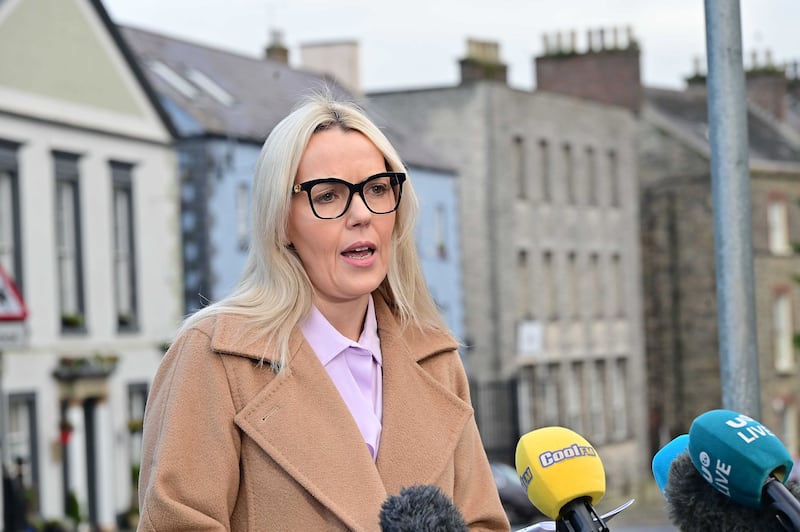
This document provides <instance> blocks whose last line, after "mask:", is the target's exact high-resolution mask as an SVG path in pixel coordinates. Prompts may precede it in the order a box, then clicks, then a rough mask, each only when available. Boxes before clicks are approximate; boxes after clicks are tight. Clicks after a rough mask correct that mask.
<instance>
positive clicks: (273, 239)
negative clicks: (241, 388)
mask: <svg viewBox="0 0 800 532" xmlns="http://www.w3.org/2000/svg"><path fill="white" fill-rule="evenodd" d="M330 128H341V129H342V130H345V131H357V132H360V133H361V134H363V135H364V136H365V137H367V138H368V139H369V140H370V141H371V142H372V143H373V144H374V145H375V147H376V148H378V150H379V151H380V152H381V153H382V154H383V157H384V160H385V161H386V169H387V171H394V172H404V171H405V167H404V166H403V163H402V161H401V159H400V156H399V155H398V154H397V152H396V151H395V149H394V147H392V145H391V144H390V143H389V140H388V139H387V138H386V136H385V135H384V134H383V133H382V132H381V130H380V129H378V127H377V126H376V125H375V124H373V123H372V122H371V121H370V120H369V119H368V118H367V116H366V115H365V113H364V111H362V110H361V109H360V108H359V107H358V106H357V105H355V104H354V103H351V102H343V101H337V100H335V99H333V97H332V96H330V95H314V96H311V97H309V98H308V99H307V100H306V101H305V102H304V103H302V105H300V106H299V107H297V108H296V109H295V110H294V111H293V112H292V113H290V114H289V115H288V116H286V118H284V119H283V120H281V122H280V123H278V125H277V126H275V128H274V129H273V130H272V132H271V133H270V134H269V137H268V138H267V140H266V142H265V143H264V146H263V147H262V149H261V154H260V155H259V159H258V163H257V166H256V171H255V176H254V179H253V189H252V238H251V243H250V250H249V253H248V257H247V262H246V265H245V269H244V271H243V273H242V277H241V279H240V281H239V283H238V285H237V287H236V288H235V290H234V291H233V293H232V294H231V295H230V296H228V297H226V298H224V299H222V300H220V301H218V302H216V303H213V304H211V305H209V306H207V307H205V308H203V309H201V310H199V311H198V312H196V313H195V314H193V315H192V316H190V317H188V318H187V319H186V320H185V321H184V323H183V325H182V326H181V328H180V330H179V331H178V334H180V333H181V332H183V331H185V330H186V329H188V328H189V327H191V326H192V325H194V324H196V323H197V322H198V321H200V320H202V319H204V318H205V317H207V316H212V315H217V314H221V313H231V314H236V315H239V316H244V317H246V318H248V319H249V320H250V322H251V323H253V324H255V325H256V326H257V328H256V330H259V331H261V332H262V334H263V335H264V337H265V338H266V340H267V344H268V345H269V344H271V345H274V346H277V348H278V357H277V360H276V359H274V358H270V357H269V356H268V355H269V354H268V353H264V360H266V361H268V362H269V363H270V364H271V365H272V367H273V369H275V370H276V371H279V370H281V369H283V368H284V367H285V365H286V361H287V355H288V351H289V337H290V335H291V332H292V329H293V328H294V327H295V326H296V325H297V324H298V323H299V322H300V321H301V320H302V319H303V318H304V317H305V316H306V314H307V313H308V312H309V310H310V309H311V304H312V300H313V287H312V285H311V281H310V280H309V278H308V276H307V275H306V272H305V270H304V269H303V266H302V264H301V262H300V260H299V259H298V257H297V256H296V254H295V253H294V252H293V251H292V250H291V249H289V247H288V245H289V241H288V238H287V235H286V223H287V219H288V216H289V205H290V200H291V193H290V191H291V188H292V185H293V183H294V179H295V176H296V174H297V168H298V165H299V164H300V159H301V157H302V156H303V153H304V152H305V149H306V146H307V145H308V142H309V140H310V139H311V136H312V135H314V133H316V132H318V131H322V130H325V129H330ZM418 210H419V204H418V201H417V196H416V194H415V192H414V187H413V186H412V184H411V180H410V179H408V180H406V182H405V184H404V186H403V199H402V201H401V202H400V206H399V207H398V209H397V216H396V219H395V227H394V232H393V235H392V256H391V261H390V264H389V269H388V273H387V276H386V278H385V279H384V280H383V281H382V282H381V284H380V286H379V287H378V290H377V291H378V293H379V294H380V295H381V296H383V298H384V299H385V300H386V301H387V303H388V304H389V307H390V308H391V309H392V312H393V313H394V314H395V316H396V317H397V318H398V321H399V322H400V324H401V326H402V327H404V328H405V327H408V326H414V327H419V328H421V327H423V326H432V327H435V328H438V329H443V330H446V329H447V327H446V325H445V324H444V322H443V320H442V318H441V315H440V314H439V311H438V309H437V308H436V304H435V303H434V301H433V298H432V297H431V294H430V291H429V290H428V287H427V284H426V283H425V278H424V276H423V273H422V268H421V266H420V262H419V258H418V256H417V250H416V243H415V240H414V228H415V225H416V221H417V212H418Z"/></svg>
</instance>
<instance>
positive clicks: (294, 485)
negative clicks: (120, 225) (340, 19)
mask: <svg viewBox="0 0 800 532" xmlns="http://www.w3.org/2000/svg"><path fill="white" fill-rule="evenodd" d="M253 199H254V201H253V239H252V243H251V249H250V255H249V258H248V263H247V267H246V269H245V272H244V275H243V277H242V280H241V282H240V284H239V286H238V288H237V289H236V291H235V292H234V293H233V294H232V295H231V296H230V297H228V298H226V299H224V300H222V301H220V302H218V303H215V304H213V305H210V306H209V307H207V308H205V309H203V310H202V311H200V312H198V313H196V314H195V315H194V316H192V317H190V318H189V319H188V320H187V321H186V322H185V324H184V325H183V327H182V328H181V330H180V331H179V334H178V337H177V339H176V341H175V342H174V343H173V345H172V347H171V348H170V350H169V351H168V352H167V354H166V355H165V357H164V360H163V362H162V364H161V367H160V368H159V371H158V373H157V375H156V377H155V380H154V382H153V386H152V391H151V395H150V398H149V400H148V404H147V412H146V414H145V421H144V440H143V455H142V466H141V474H140V479H139V503H140V512H141V517H140V522H139V530H172V529H182V530H226V529H229V530H254V531H255V530H259V531H261V530H287V531H294V530H348V529H349V530H377V529H378V518H379V513H380V509H381V505H382V504H383V502H384V501H385V500H386V498H387V496H388V495H391V494H397V493H398V492H399V491H400V489H401V488H403V487H409V486H412V485H417V484H425V485H427V484H431V485H435V486H438V487H439V488H440V489H441V490H442V491H443V492H444V493H445V494H447V495H449V496H450V497H451V498H452V499H453V501H454V502H455V504H456V505H457V506H458V508H459V509H460V511H461V512H462V514H463V516H464V519H465V521H466V522H467V524H468V525H469V526H470V527H471V528H472V529H474V530H508V528H509V525H508V522H507V520H506V518H505V515H504V513H503V509H502V506H501V504H500V501H499V498H498V495H497V491H496V488H495V485H494V482H493V479H492V476H491V472H490V469H489V465H488V462H487V459H486V455H485V453H484V450H483V447H482V444H481V440H480V436H479V434H478V430H477V427H476V425H475V421H474V418H473V412H472V408H471V406H470V399H469V390H468V385H467V379H466V376H465V374H464V370H463V367H462V365H461V363H460V359H459V356H458V353H457V351H456V348H457V345H456V342H455V341H454V340H453V338H452V336H451V335H450V334H449V333H448V332H447V329H446V327H445V326H444V324H443V323H442V321H441V318H440V316H439V314H438V312H437V310H436V307H435V305H434V303H433V301H432V298H431V296H430V294H429V292H428V289H427V287H426V285H425V281H424V279H423V275H422V272H421V269H420V266H419V261H418V259H417V256H416V250H415V246H414V240H413V231H414V223H415V215H416V210H417V203H416V197H415V195H414V191H413V189H412V187H411V186H410V183H409V181H408V180H407V178H406V175H405V173H404V168H403V165H402V162H401V161H400V158H399V157H398V155H397V153H396V152H395V150H394V148H392V146H391V145H390V144H389V142H388V140H387V139H386V138H385V137H384V135H383V134H382V133H381V132H380V131H379V130H378V128H377V127H375V125H374V124H372V123H371V122H370V121H369V120H368V119H367V118H366V117H365V116H364V114H363V113H362V112H361V111H360V110H358V109H357V108H356V107H355V106H353V105H350V104H344V103H339V102H335V101H332V100H331V99H329V98H326V97H315V98H313V99H311V100H310V101H309V102H307V103H306V104H304V105H303V106H301V107H299V108H298V109H297V110H296V111H294V112H293V113H291V114H290V115H289V116H288V117H286V118H285V119H284V120H283V121H282V122H281V123H280V124H278V125H277V126H276V127H275V129H274V130H273V132H272V133H271V134H270V136H269V138H268V139H267V141H266V143H265V144H264V147H263V150H262V153H261V156H260V160H259V164H258V168H257V170H256V176H255V182H254V185H253Z"/></svg>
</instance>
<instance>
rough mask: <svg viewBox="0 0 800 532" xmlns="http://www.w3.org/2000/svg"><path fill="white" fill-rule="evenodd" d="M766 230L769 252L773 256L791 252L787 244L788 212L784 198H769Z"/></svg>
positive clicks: (790, 246) (789, 244)
mask: <svg viewBox="0 0 800 532" xmlns="http://www.w3.org/2000/svg"><path fill="white" fill-rule="evenodd" d="M767 229H768V231H769V235H768V239H769V251H770V253H772V254H773V255H788V254H790V253H791V252H792V245H791V243H790V242H789V211H788V209H787V206H786V198H784V197H783V196H779V195H774V196H771V197H770V199H769V201H768V203H767Z"/></svg>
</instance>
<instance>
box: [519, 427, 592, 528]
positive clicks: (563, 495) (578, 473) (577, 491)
mask: <svg viewBox="0 0 800 532" xmlns="http://www.w3.org/2000/svg"><path fill="white" fill-rule="evenodd" d="M515 465H516V469H517V474H518V475H519V478H520V481H521V482H522V485H523V487H525V488H526V489H527V490H528V499H530V501H531V502H532V503H533V505H534V506H536V507H537V508H538V509H539V510H541V512H542V513H543V514H544V515H546V516H547V517H549V518H550V519H558V517H559V514H560V511H561V509H562V508H563V507H564V506H565V505H566V504H567V503H568V502H571V501H574V500H576V499H578V498H581V497H588V498H589V499H590V500H591V503H592V504H597V503H598V502H599V501H600V499H602V498H603V495H605V492H606V474H605V470H604V469H603V463H602V462H601V461H600V457H599V456H598V455H597V451H595V449H594V447H592V445H591V444H590V443H589V442H588V441H586V439H585V438H584V437H583V436H581V435H579V434H577V433H575V432H573V431H571V430H569V429H567V428H564V427H544V428H541V429H536V430H534V431H531V432H528V433H527V434H524V435H523V436H522V437H521V438H520V439H519V442H517V451H516V459H515Z"/></svg>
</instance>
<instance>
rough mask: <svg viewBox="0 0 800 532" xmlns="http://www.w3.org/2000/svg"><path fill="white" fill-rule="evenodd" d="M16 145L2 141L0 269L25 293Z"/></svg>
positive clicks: (0, 160)
mask: <svg viewBox="0 0 800 532" xmlns="http://www.w3.org/2000/svg"><path fill="white" fill-rule="evenodd" d="M16 150H17V145H16V144H10V143H6V142H3V141H0V266H2V267H3V269H4V270H5V271H6V273H7V274H8V275H9V277H11V278H12V279H13V280H14V283H15V284H16V285H17V288H19V290H20V292H22V253H21V247H20V246H19V242H21V240H20V211H19V189H18V186H19V180H18V178H17V153H16Z"/></svg>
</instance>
